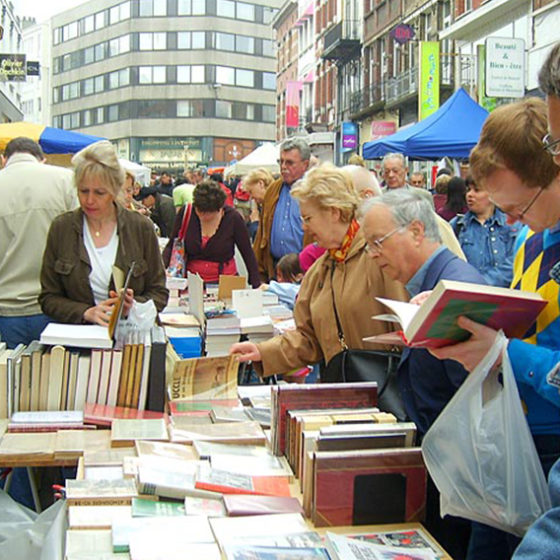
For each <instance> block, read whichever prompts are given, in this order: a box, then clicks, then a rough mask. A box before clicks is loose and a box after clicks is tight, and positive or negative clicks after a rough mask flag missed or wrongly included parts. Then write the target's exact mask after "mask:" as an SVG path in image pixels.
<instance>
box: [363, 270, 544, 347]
mask: <svg viewBox="0 0 560 560" xmlns="http://www.w3.org/2000/svg"><path fill="white" fill-rule="evenodd" d="M376 299H378V300H379V301H380V302H381V303H383V304H384V305H386V306H387V307H389V308H390V309H391V310H392V311H393V312H394V313H395V315H390V316H387V315H385V316H380V318H383V319H384V320H387V319H388V317H392V319H390V320H392V321H395V320H396V321H397V322H399V323H400V324H401V326H402V327H403V342H404V344H406V345H408V346H412V347H425V348H439V347H441V346H447V345H449V344H455V343H457V342H461V341H463V340H466V339H467V338H468V337H469V336H470V333H469V332H468V331H465V330H464V329H461V328H460V327H459V326H458V325H457V318H458V317H459V316H460V315H464V316H466V317H468V318H469V319H472V320H473V321H476V322H477V323H481V324H483V325H487V326H488V327H491V328H493V329H496V330H499V329H502V330H503V331H504V333H505V335H506V336H507V337H508V338H523V336H524V334H525V333H526V332H527V330H528V329H529V328H530V327H531V325H532V324H533V323H534V322H535V320H537V317H538V315H539V314H540V312H541V311H542V310H543V309H544V308H545V306H546V305H547V301H546V300H544V299H543V298H542V296H541V295H540V294H537V293H533V292H525V291H521V290H512V289H509V288H499V287H495V286H484V285H481V284H471V283H468V282H457V281H453V280H440V281H439V282H438V284H437V285H436V287H435V288H434V289H433V291H432V293H431V294H430V296H429V297H428V298H427V299H426V300H425V301H424V303H423V304H422V305H420V306H418V305H414V304H410V303H404V302H394V301H392V300H386V299H384V298H376ZM377 317H379V316H376V317H374V318H377ZM374 338H376V337H368V338H367V339H364V340H372V341H373V339H374ZM376 341H377V339H376Z"/></svg>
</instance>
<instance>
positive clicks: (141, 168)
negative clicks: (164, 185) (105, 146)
mask: <svg viewBox="0 0 560 560" xmlns="http://www.w3.org/2000/svg"><path fill="white" fill-rule="evenodd" d="M119 163H120V164H121V166H122V168H123V169H124V170H125V171H130V172H131V173H132V174H133V175H134V178H135V180H136V181H138V182H139V183H140V184H141V185H142V186H143V187H147V186H148V185H149V184H150V177H151V175H152V170H151V169H150V168H149V167H146V166H145V165H140V164H139V163H135V162H134V161H129V160H128V159H122V158H119Z"/></svg>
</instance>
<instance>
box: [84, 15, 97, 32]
mask: <svg viewBox="0 0 560 560" xmlns="http://www.w3.org/2000/svg"><path fill="white" fill-rule="evenodd" d="M94 30H95V16H93V15H91V16H87V17H85V18H84V19H83V20H82V33H84V34H85V33H91V32H92V31H94Z"/></svg>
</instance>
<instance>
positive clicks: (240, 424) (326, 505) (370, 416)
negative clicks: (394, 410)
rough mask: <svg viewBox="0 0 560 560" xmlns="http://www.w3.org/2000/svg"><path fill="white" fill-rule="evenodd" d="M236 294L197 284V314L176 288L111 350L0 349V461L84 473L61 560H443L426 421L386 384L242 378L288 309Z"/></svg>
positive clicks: (283, 323)
mask: <svg viewBox="0 0 560 560" xmlns="http://www.w3.org/2000/svg"><path fill="white" fill-rule="evenodd" d="M234 282H235V281H230V280H225V281H224V282H223V283H221V284H220V286H219V287H218V288H217V291H216V293H215V297H213V296H211V297H210V298H208V297H207V298H206V299H205V298H204V297H203V294H202V292H203V290H202V283H201V282H199V279H197V278H192V277H189V294H188V304H189V305H188V309H187V308H185V306H183V305H182V303H183V301H182V299H183V296H182V295H181V294H180V292H179V290H183V289H184V286H182V287H181V286H179V287H177V288H176V290H177V293H176V294H174V297H173V298H172V301H171V302H170V305H169V306H168V308H167V309H166V310H165V312H163V313H162V314H161V315H160V323H161V324H160V325H158V326H155V327H153V328H152V329H151V330H150V332H148V333H128V334H127V335H126V336H123V337H122V338H121V339H118V340H119V342H118V343H117V344H115V345H113V344H112V340H113V339H114V337H111V336H109V337H107V333H103V332H95V330H96V329H93V332H91V331H92V329H89V331H90V332H86V331H85V330H83V331H81V332H80V329H79V328H77V327H80V326H76V325H72V326H68V325H66V326H64V325H62V326H61V325H54V326H52V325H49V327H48V328H47V329H46V330H45V332H44V337H42V340H41V341H37V342H34V343H33V344H31V345H29V346H28V347H20V348H18V349H15V350H6V349H5V348H4V349H3V351H2V353H0V379H1V380H2V382H1V383H0V391H2V392H1V393H0V419H1V420H0V434H1V439H0V465H1V466H2V467H12V466H25V467H44V466H77V470H76V476H75V478H67V479H66V481H65V484H64V486H62V487H61V488H59V489H57V492H58V494H59V498H60V500H59V501H58V502H57V503H55V504H54V505H53V506H51V508H55V507H56V508H59V510H60V511H59V512H58V515H59V516H61V518H62V517H63V518H64V523H63V524H62V525H60V526H62V527H63V529H60V526H59V525H56V524H55V523H53V526H54V525H56V527H58V530H59V531H61V532H60V533H59V534H58V533H57V535H58V538H59V540H61V541H63V542H60V546H59V548H58V552H57V553H56V554H55V555H54V556H52V557H53V558H61V559H67V560H80V559H85V558H102V559H110V558H114V559H118V558H122V559H125V558H130V559H132V560H149V559H156V558H166V560H169V559H174V558H196V559H201V560H204V559H214V558H215V559H221V558H224V559H231V560H233V559H236V560H240V559H245V558H246V559H257V558H263V559H264V558H267V559H273V558H278V559H303V558H306V559H307V558H309V559H331V560H342V559H354V558H371V559H377V558H380V559H381V558H383V559H388V558H394V559H397V558H399V559H405V558H406V559H411V560H414V559H418V560H428V559H448V558H450V557H449V556H448V555H447V554H446V552H445V551H444V550H443V549H442V548H441V547H440V546H439V545H438V543H437V542H436V541H435V540H434V539H433V538H432V537H431V535H430V534H429V533H428V532H427V531H426V530H425V529H424V528H423V527H422V525H421V523H422V521H423V516H424V510H425V501H426V480H427V473H426V468H425V466H424V463H423V460H422V454H421V451H420V449H419V448H417V447H414V446H413V445H414V439H415V433H416V427H415V425H414V424H413V423H410V422H397V420H396V418H395V417H394V416H393V415H392V414H389V413H386V412H384V411H382V410H379V408H378V407H377V405H378V402H377V396H378V395H377V385H376V384H375V383H345V384H328V383H323V384H299V383H286V382H283V381H279V382H278V384H274V385H264V384H259V383H255V384H247V385H245V384H239V379H240V371H239V365H240V364H239V362H238V361H237V360H236V359H235V357H234V356H230V355H228V349H229V347H230V346H231V344H232V343H233V342H235V341H237V340H239V337H240V336H243V335H244V336H247V337H249V338H250V339H251V340H259V339H266V338H268V337H270V336H272V335H273V333H274V332H278V331H281V330H282V329H284V328H290V315H289V313H286V310H285V309H281V306H278V304H277V302H274V301H273V300H272V301H265V302H263V297H262V292H260V291H258V290H257V292H259V293H260V294H261V295H260V296H258V297H257V296H255V295H254V294H248V292H254V291H253V290H246V289H245V286H244V285H243V286H239V285H235V283H234ZM250 296H252V297H250ZM230 299H231V304H229V303H228V304H225V305H224V303H223V302H224V301H228V302H229V300H230ZM267 307H268V308H269V309H266V308H267ZM231 309H235V312H231ZM185 311H188V313H186V312H185ZM64 327H70V328H67V329H64ZM105 330H106V329H105ZM107 338H108V340H109V344H107V342H106V339H107ZM204 348H206V352H204V353H205V354H206V355H205V356H203V355H202V354H203V349H204ZM30 473H31V478H32V475H33V471H32V470H30ZM37 506H38V507H37V511H40V504H37ZM51 508H49V510H50V509H51ZM49 510H47V511H46V512H45V514H47V513H48V511H49ZM3 544H4V543H0V556H1V553H2V546H3ZM54 548H55V549H56V547H54Z"/></svg>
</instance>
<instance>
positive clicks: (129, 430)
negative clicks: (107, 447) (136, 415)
mask: <svg viewBox="0 0 560 560" xmlns="http://www.w3.org/2000/svg"><path fill="white" fill-rule="evenodd" d="M139 439H141V440H155V441H168V440H169V434H168V433H167V425H166V422H165V420H164V419H163V418H155V419H146V420H136V419H124V418H116V419H115V420H113V423H112V424H111V446H112V447H132V446H133V445H134V442H135V441H136V440H139Z"/></svg>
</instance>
